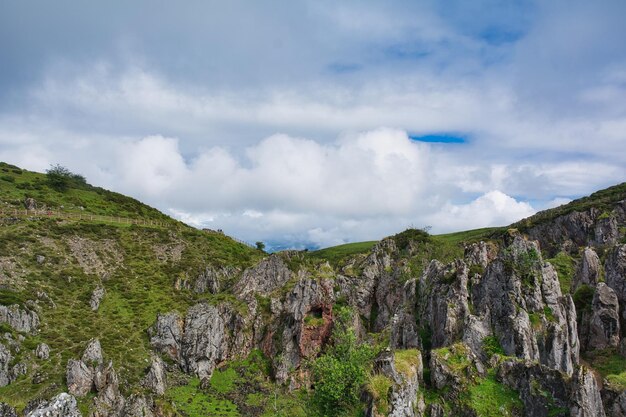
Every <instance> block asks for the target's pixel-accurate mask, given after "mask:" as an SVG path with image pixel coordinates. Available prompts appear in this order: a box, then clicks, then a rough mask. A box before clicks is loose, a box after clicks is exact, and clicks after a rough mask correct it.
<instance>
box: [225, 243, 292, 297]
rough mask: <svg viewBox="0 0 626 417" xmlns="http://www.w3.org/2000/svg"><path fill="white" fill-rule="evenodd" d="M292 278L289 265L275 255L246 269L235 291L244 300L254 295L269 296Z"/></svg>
mask: <svg viewBox="0 0 626 417" xmlns="http://www.w3.org/2000/svg"><path fill="white" fill-rule="evenodd" d="M290 278H291V271H290V270H289V268H287V265H285V263H284V262H283V260H282V258H281V257H280V256H279V255H276V254H273V255H270V256H269V257H267V258H265V259H263V260H262V261H261V262H259V263H258V264H257V265H255V266H254V267H252V268H249V269H246V270H245V271H244V273H243V276H242V277H241V279H240V280H239V282H238V283H237V284H236V285H235V287H234V289H233V290H234V292H235V294H237V295H238V296H239V297H240V298H244V299H245V298H249V297H250V296H251V295H253V294H259V295H263V296H267V295H269V294H270V293H271V292H272V291H274V290H275V289H277V288H280V287H282V286H283V285H284V284H285V283H286V282H287V281H289V279H290Z"/></svg>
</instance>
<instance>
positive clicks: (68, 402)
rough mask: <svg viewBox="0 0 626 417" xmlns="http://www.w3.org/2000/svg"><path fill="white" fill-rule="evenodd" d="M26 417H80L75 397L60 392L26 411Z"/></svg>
mask: <svg viewBox="0 0 626 417" xmlns="http://www.w3.org/2000/svg"><path fill="white" fill-rule="evenodd" d="M26 417H82V414H81V413H80V410H79V409H78V405H77V404H76V398H74V397H73V396H71V395H69V394H67V393H64V392H62V393H61V394H59V395H57V396H56V397H54V398H53V399H51V400H50V401H44V402H42V403H41V404H39V405H38V406H37V408H35V409H33V410H30V411H28V413H27V414H26Z"/></svg>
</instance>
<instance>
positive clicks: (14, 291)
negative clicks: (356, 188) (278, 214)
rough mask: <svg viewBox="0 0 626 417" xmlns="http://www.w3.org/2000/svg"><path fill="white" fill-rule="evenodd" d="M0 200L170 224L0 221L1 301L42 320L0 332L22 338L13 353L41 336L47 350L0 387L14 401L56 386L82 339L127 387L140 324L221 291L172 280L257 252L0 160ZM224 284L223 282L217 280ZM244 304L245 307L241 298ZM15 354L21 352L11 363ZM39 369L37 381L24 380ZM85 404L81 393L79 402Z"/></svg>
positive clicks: (246, 259) (141, 351) (132, 379)
mask: <svg viewBox="0 0 626 417" xmlns="http://www.w3.org/2000/svg"><path fill="white" fill-rule="evenodd" d="M0 173H1V175H0V204H1V207H3V208H4V209H12V208H20V209H23V208H24V206H23V202H24V200H25V199H26V198H29V197H30V198H34V199H35V200H36V204H37V205H38V207H42V206H45V207H47V208H55V209H62V210H66V211H76V212H78V211H80V212H82V213H92V214H102V215H114V216H125V217H130V218H142V219H146V218H147V219H155V220H160V221H161V222H165V223H166V225H169V227H161V228H154V227H144V226H137V225H123V224H102V223H98V222H90V221H75V220H72V221H68V220H64V219H53V218H37V217H32V218H19V219H8V220H7V219H6V218H5V219H2V221H0V303H1V304H4V305H10V304H15V303H17V304H21V305H24V304H27V303H28V305H30V306H32V305H33V304H32V303H33V302H34V303H35V304H36V307H34V308H35V309H36V310H37V311H38V314H39V317H40V318H41V326H40V331H39V333H38V334H36V335H28V334H22V335H20V334H19V333H18V332H16V331H14V330H12V329H11V328H10V327H8V326H6V325H3V326H2V329H0V330H1V332H0V333H4V332H9V333H11V334H12V337H13V338H19V337H25V340H24V342H23V345H24V346H25V347H26V349H22V350H21V353H20V355H32V349H34V347H35V346H36V345H37V344H38V343H40V342H45V343H47V344H48V345H49V346H50V349H51V352H52V355H51V359H50V360H47V361H39V360H37V359H34V361H35V363H36V369H34V370H32V371H30V372H29V374H28V375H27V376H26V377H22V378H19V379H18V380H17V381H15V382H14V383H12V384H10V385H8V386H5V387H2V388H0V398H2V399H3V401H6V402H9V403H11V404H13V405H16V406H18V407H20V408H21V407H23V406H24V405H25V402H26V401H27V400H30V399H32V398H35V397H46V398H49V397H50V396H51V395H53V394H55V393H58V392H61V391H64V390H65V382H64V374H65V365H66V363H67V361H68V359H70V358H78V357H80V355H81V353H82V350H83V349H84V348H85V343H86V341H88V340H89V339H91V338H94V337H95V338H99V339H100V341H101V344H102V348H103V350H104V352H105V355H106V357H107V359H111V360H113V362H114V364H115V367H116V370H117V371H118V373H119V374H120V377H121V379H122V380H124V381H126V385H125V388H126V389H134V388H132V387H136V383H137V382H138V381H139V379H140V378H141V377H142V376H143V375H144V369H145V367H146V365H147V361H148V359H149V357H150V350H149V344H148V339H147V334H146V329H147V328H148V327H149V326H150V325H152V324H153V323H154V320H155V318H156V314H157V313H158V312H164V311H170V310H178V311H181V312H183V311H185V310H186V309H187V307H188V306H190V305H192V304H194V303H196V302H197V301H199V300H200V299H207V300H208V301H209V302H217V301H219V300H223V299H225V298H228V297H230V296H229V295H228V294H227V293H225V292H224V293H218V294H215V295H212V294H201V295H200V294H196V293H195V292H193V291H191V290H187V289H185V288H179V289H175V286H176V284H177V283H181V282H185V280H187V279H189V278H192V277H195V276H197V275H198V274H199V273H200V272H201V271H202V270H204V269H205V268H206V267H208V266H212V267H215V268H219V267H221V266H226V265H228V266H231V267H236V268H239V269H244V268H246V267H248V266H250V265H252V264H254V263H255V262H257V261H258V260H259V259H260V258H261V257H262V256H263V253H262V252H260V251H257V250H254V249H251V248H249V247H247V246H245V245H242V244H240V243H237V242H235V241H234V240H232V239H231V238H229V237H227V236H224V235H222V234H219V233H208V232H204V231H200V230H197V229H194V228H191V227H188V226H186V225H184V224H182V223H180V222H178V221H176V220H174V219H171V218H170V217H168V216H166V215H165V214H163V213H161V212H159V211H158V210H156V209H154V208H151V207H149V206H147V205H145V204H143V203H140V202H139V201H137V200H135V199H132V198H129V197H125V196H123V195H121V194H117V193H113V192H111V191H107V190H104V189H101V188H98V187H92V186H90V185H88V184H86V183H80V182H79V183H74V184H71V185H70V187H69V188H67V189H66V190H63V191H59V190H56V189H55V188H53V187H52V186H51V185H50V183H49V182H48V181H47V178H46V175H44V174H38V173H34V172H29V171H26V170H21V169H19V168H17V167H14V166H11V165H8V164H5V163H1V164H0ZM224 284H225V285H224V288H225V290H228V288H229V285H230V284H232V283H228V282H227V283H224ZM97 286H102V287H104V288H105V291H106V295H105V297H104V299H103V301H102V303H101V305H100V308H99V309H98V311H97V312H94V311H92V310H91V308H90V305H89V300H90V297H91V294H92V292H93V291H94V289H95V288H96V287H97ZM243 307H244V308H245V306H243ZM20 359H22V358H21V357H20V356H18V357H16V358H15V359H14V362H16V361H19V360H20ZM35 375H38V378H39V379H40V380H41V381H42V382H40V383H37V384H34V383H32V378H33V377H34V376H35ZM81 401H82V403H83V404H82V405H83V406H86V404H87V403H89V402H90V401H91V399H90V398H89V397H88V398H86V399H83V400H81Z"/></svg>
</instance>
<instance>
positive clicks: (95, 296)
mask: <svg viewBox="0 0 626 417" xmlns="http://www.w3.org/2000/svg"><path fill="white" fill-rule="evenodd" d="M105 294H106V291H105V289H104V287H103V286H101V285H98V286H97V287H96V289H95V290H93V293H91V299H90V300H89V306H90V307H91V309H92V310H93V311H98V308H99V307H100V302H101V301H102V299H103V298H104V295H105Z"/></svg>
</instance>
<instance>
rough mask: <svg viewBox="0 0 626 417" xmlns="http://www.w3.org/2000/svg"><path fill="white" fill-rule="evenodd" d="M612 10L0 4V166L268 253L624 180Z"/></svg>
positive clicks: (11, 0)
mask: <svg viewBox="0 0 626 417" xmlns="http://www.w3.org/2000/svg"><path fill="white" fill-rule="evenodd" d="M624 16H626V2H624V1H623V0H615V1H605V0H598V1H594V2H589V1H578V0H568V1H559V0H554V1H530V0H528V1H526V0H520V1H497V0H476V1H472V2H467V1H461V0H446V1H384V2H383V1H343V2H336V1H326V0H315V1H293V0H291V1H264V2H258V1H236V0H235V1H228V2H223V1H200V0H197V1H193V0H192V1H186V2H176V3H174V2H167V1H156V0H155V1H134V2H126V1H117V0H113V1H109V2H75V1H66V0H58V1H55V2H50V1H47V0H6V1H2V2H0V160H2V161H5V162H9V163H11V164H15V165H18V166H20V167H23V168H26V169H31V170H35V171H40V172H43V171H45V170H46V169H47V168H49V167H50V166H51V165H52V164H61V165H63V166H65V167H67V168H69V169H70V170H71V171H73V172H76V173H80V174H82V175H84V176H85V177H86V178H87V180H88V181H89V182H90V183H92V184H94V185H98V186H102V187H105V188H108V189H112V190H115V191H118V192H121V193H124V194H127V195H130V196H133V197H135V198H138V199H140V200H142V201H144V202H146V203H148V204H150V205H152V206H154V207H157V208H159V209H160V210H162V211H163V212H165V213H167V214H170V215H172V216H174V217H176V218H178V219H181V220H183V221H185V222H187V223H188V224H190V225H193V226H196V227H208V228H212V229H223V230H224V231H225V232H226V233H227V234H229V235H232V236H236V237H238V238H240V239H244V240H247V241H250V242H256V241H264V242H266V243H267V245H268V247H269V248H270V249H274V250H276V249H283V248H305V247H307V248H317V247H326V246H332V245H337V244H341V243H346V242H354V241H363V240H375V239H380V238H382V237H384V236H387V235H390V234H394V233H397V232H399V231H402V230H404V229H406V228H407V227H430V228H431V229H430V230H431V232H432V233H445V232H452V231H459V230H466V229H472V228H478V227H486V226H502V225H507V224H510V223H512V222H514V221H516V220H519V219H521V218H524V217H527V216H529V215H532V214H533V213H535V212H536V211H538V210H542V209H545V208H549V207H554V206H557V205H559V204H563V203H566V202H568V201H570V200H571V199H573V198H576V197H579V196H583V195H587V194H589V193H591V192H593V191H595V190H598V189H601V188H605V187H607V186H610V185H614V184H617V183H621V182H623V181H626V42H625V41H626V25H624V24H623V19H624Z"/></svg>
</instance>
